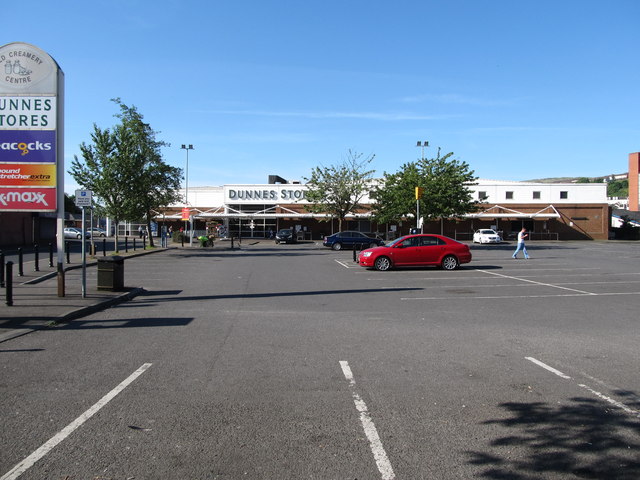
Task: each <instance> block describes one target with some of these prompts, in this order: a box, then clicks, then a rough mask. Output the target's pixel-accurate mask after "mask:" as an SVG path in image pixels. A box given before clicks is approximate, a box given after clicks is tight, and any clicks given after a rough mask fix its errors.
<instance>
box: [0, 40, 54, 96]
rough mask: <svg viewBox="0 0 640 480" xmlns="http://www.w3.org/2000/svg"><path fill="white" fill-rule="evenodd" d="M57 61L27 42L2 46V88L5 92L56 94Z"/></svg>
mask: <svg viewBox="0 0 640 480" xmlns="http://www.w3.org/2000/svg"><path fill="white" fill-rule="evenodd" d="M56 70H57V68H56V63H55V62H54V61H52V58H51V57H50V56H49V55H47V54H46V53H44V52H43V51H42V50H40V49H38V48H36V47H34V46H33V45H29V44H26V43H10V44H8V45H4V46H3V47H1V48H0V72H1V76H0V88H1V89H2V91H3V92H6V91H12V90H13V91H16V92H23V91H25V90H28V91H29V93H47V94H51V95H55V94H56V80H57V79H56V77H57V71H56Z"/></svg>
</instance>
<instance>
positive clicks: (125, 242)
mask: <svg viewBox="0 0 640 480" xmlns="http://www.w3.org/2000/svg"><path fill="white" fill-rule="evenodd" d="M124 253H129V237H124Z"/></svg>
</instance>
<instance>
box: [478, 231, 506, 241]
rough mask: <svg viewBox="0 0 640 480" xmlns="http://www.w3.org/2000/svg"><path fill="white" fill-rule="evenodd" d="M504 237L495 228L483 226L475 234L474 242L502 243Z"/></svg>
mask: <svg viewBox="0 0 640 480" xmlns="http://www.w3.org/2000/svg"><path fill="white" fill-rule="evenodd" d="M501 242H502V237H500V235H499V234H498V232H496V231H495V230H491V229H489V228H482V229H480V230H477V231H476V232H475V233H474V234H473V243H501Z"/></svg>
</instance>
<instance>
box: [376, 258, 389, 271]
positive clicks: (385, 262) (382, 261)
mask: <svg viewBox="0 0 640 480" xmlns="http://www.w3.org/2000/svg"><path fill="white" fill-rule="evenodd" d="M373 266H374V267H375V269H376V270H378V271H380V272H386V271H387V270H389V269H390V268H391V260H389V258H388V257H378V258H376V261H375V263H374V264H373Z"/></svg>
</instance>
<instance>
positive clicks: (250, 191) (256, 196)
mask: <svg viewBox="0 0 640 480" xmlns="http://www.w3.org/2000/svg"><path fill="white" fill-rule="evenodd" d="M226 197H227V201H228V202H247V201H253V202H255V201H260V202H290V203H297V202H305V201H306V198H305V189H303V188H297V189H292V188H287V187H286V186H283V187H282V188H278V189H266V188H264V189H259V188H229V189H227V194H226Z"/></svg>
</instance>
